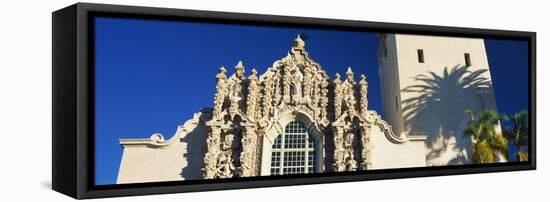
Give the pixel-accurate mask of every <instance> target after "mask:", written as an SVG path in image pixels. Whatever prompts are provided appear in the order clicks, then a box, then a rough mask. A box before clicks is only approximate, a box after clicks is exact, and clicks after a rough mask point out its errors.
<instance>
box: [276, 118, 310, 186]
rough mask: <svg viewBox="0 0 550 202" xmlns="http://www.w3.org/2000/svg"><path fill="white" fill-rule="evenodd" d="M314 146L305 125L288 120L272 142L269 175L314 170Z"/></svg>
mask: <svg viewBox="0 0 550 202" xmlns="http://www.w3.org/2000/svg"><path fill="white" fill-rule="evenodd" d="M314 146H315V145H314V139H313V137H312V136H311V135H309V134H308V132H307V130H306V128H305V126H304V125H303V124H302V123H301V122H298V121H292V122H290V123H289V124H288V125H286V127H285V130H284V132H283V134H281V135H279V136H278V137H277V138H275V140H274V142H273V146H272V151H271V175H288V174H302V173H313V172H315V170H316V168H317V166H316V156H315V151H314ZM306 158H307V159H306Z"/></svg>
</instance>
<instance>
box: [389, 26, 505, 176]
mask: <svg viewBox="0 0 550 202" xmlns="http://www.w3.org/2000/svg"><path fill="white" fill-rule="evenodd" d="M383 42H384V45H385V47H386V48H387V55H386V57H379V61H380V67H379V73H380V75H381V77H382V81H383V85H382V92H384V93H385V94H386V96H382V104H383V105H384V107H383V110H384V119H386V120H387V121H388V122H389V123H390V124H391V125H392V126H393V127H394V128H395V130H396V131H404V132H408V133H409V134H412V135H427V136H428V140H427V144H426V146H427V151H428V153H427V154H426V158H427V162H428V165H449V164H463V163H468V162H470V157H469V153H470V148H471V140H470V139H469V138H462V130H463V128H464V127H465V126H466V123H467V121H468V118H469V117H468V116H467V115H466V114H465V113H464V111H465V110H466V109H470V110H472V111H474V112H479V111H481V110H482V109H493V110H496V102H495V98H494V95H493V91H492V88H491V89H490V90H489V91H487V92H485V93H466V91H464V90H462V89H461V88H463V87H464V86H459V85H456V82H455V81H456V80H459V81H460V80H461V79H463V78H464V76H465V75H468V74H464V75H461V76H459V77H460V78H461V79H456V78H454V76H455V75H458V74H455V75H453V74H452V72H453V71H452V69H453V68H455V67H463V66H465V58H464V54H465V53H469V54H470V58H471V66H470V67H469V68H468V71H471V72H474V71H478V70H487V71H486V72H484V73H482V74H480V75H479V76H480V77H483V78H485V79H487V81H488V82H489V83H490V84H491V85H492V81H491V75H490V72H489V71H488V70H489V64H488V60H487V55H486V52H485V44H484V41H483V39H474V38H458V37H440V36H419V35H403V34H387V35H386V40H384V41H383ZM381 47H382V46H381ZM418 49H422V50H423V52H424V63H420V62H419V61H418V53H417V50H418ZM432 74H433V75H432ZM419 75H427V78H429V80H431V81H435V83H436V85H434V86H432V87H433V88H431V87H430V88H426V89H425V90H423V91H421V92H405V89H407V87H411V86H415V85H426V84H427V83H426V82H424V81H421V80H418V79H417V78H418V77H417V76H419ZM449 75H450V76H449ZM434 76H435V78H436V79H433V78H434ZM392 84H393V85H392ZM429 92H435V93H434V94H430V93H429ZM426 95H428V96H432V97H433V98H434V99H428V100H429V102H428V103H426V104H424V105H423V106H424V107H425V108H424V109H422V108H413V110H409V113H411V116H410V117H406V115H407V110H406V107H407V105H406V104H405V103H404V101H406V100H407V99H415V98H419V97H420V96H426ZM395 97H397V99H398V102H397V103H396V102H395ZM395 104H397V105H398V106H397V110H396V106H395Z"/></svg>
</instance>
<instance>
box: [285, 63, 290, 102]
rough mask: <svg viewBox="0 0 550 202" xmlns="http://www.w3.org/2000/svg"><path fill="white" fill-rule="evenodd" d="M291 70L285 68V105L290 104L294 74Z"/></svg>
mask: <svg viewBox="0 0 550 202" xmlns="http://www.w3.org/2000/svg"><path fill="white" fill-rule="evenodd" d="M290 71H291V68H290V67H289V66H286V65H285V66H284V74H285V75H284V77H283V94H284V95H283V100H284V102H285V103H290V96H291V93H290V87H291V83H292V74H291V72H290Z"/></svg>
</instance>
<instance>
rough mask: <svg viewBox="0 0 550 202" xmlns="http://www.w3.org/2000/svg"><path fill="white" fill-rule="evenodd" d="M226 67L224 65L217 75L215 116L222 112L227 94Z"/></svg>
mask: <svg viewBox="0 0 550 202" xmlns="http://www.w3.org/2000/svg"><path fill="white" fill-rule="evenodd" d="M225 72H226V70H225V68H224V67H223V66H222V67H220V70H219V72H218V74H217V75H216V94H215V95H214V117H216V116H218V115H219V114H220V113H221V112H222V106H223V102H224V100H225V97H226V96H227V83H226V80H227V77H226V76H225Z"/></svg>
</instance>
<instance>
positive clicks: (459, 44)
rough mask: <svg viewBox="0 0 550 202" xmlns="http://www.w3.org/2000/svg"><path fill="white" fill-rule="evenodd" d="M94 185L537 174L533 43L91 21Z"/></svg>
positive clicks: (170, 22) (171, 22) (109, 19)
mask: <svg viewBox="0 0 550 202" xmlns="http://www.w3.org/2000/svg"><path fill="white" fill-rule="evenodd" d="M93 24H94V25H93V26H94V40H93V43H94V51H95V52H94V54H95V55H94V67H93V68H94V79H95V80H94V90H95V92H94V95H95V96H94V99H95V106H94V110H95V111H94V117H95V120H94V121H95V128H94V131H95V134H94V138H95V140H94V152H95V153H94V157H95V159H94V162H95V164H94V165H95V168H94V172H95V173H94V176H95V179H94V180H95V185H113V184H129V183H146V182H166V181H186V180H211V179H226V178H242V179H246V178H248V177H259V176H281V175H284V176H287V175H288V176H290V175H292V176H296V177H300V176H307V175H311V174H312V173H334V172H357V171H369V170H383V169H395V168H417V167H439V166H456V165H470V164H482V165H483V164H487V165H489V164H499V163H506V162H521V161H528V160H529V156H528V155H527V153H528V152H527V151H528V148H529V145H528V140H529V132H528V131H529V130H528V126H529V124H528V111H527V109H528V96H529V95H528V65H529V64H528V42H527V41H521V40H509V39H484V38H465V37H453V36H433V35H413V34H407V33H376V32H364V31H351V30H350V31H346V30H330V29H319V28H296V27H282V26H280V27H277V26H260V25H240V24H222V23H207V22H190V21H176V20H153V19H139V18H135V19H133V18H116V17H95V18H94V20H93Z"/></svg>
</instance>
